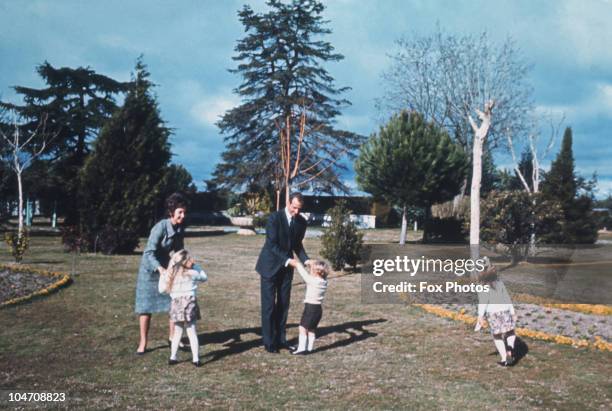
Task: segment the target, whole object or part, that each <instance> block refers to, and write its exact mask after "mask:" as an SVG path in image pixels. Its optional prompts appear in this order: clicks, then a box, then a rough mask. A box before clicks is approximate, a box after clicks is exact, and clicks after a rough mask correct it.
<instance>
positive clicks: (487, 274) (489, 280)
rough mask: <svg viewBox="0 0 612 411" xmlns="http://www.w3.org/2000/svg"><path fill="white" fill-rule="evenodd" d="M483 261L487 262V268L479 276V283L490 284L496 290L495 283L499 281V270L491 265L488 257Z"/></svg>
mask: <svg viewBox="0 0 612 411" xmlns="http://www.w3.org/2000/svg"><path fill="white" fill-rule="evenodd" d="M483 259H484V261H485V267H484V270H482V271H481V272H480V274H478V281H480V282H481V283H483V284H489V285H491V286H492V287H493V288H495V282H496V281H497V280H498V279H499V277H498V276H497V268H496V267H495V266H494V265H493V264H491V261H490V260H489V258H488V257H484V258H483Z"/></svg>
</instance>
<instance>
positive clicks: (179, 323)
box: [159, 250, 208, 367]
mask: <svg viewBox="0 0 612 411" xmlns="http://www.w3.org/2000/svg"><path fill="white" fill-rule="evenodd" d="M206 280H208V277H207V275H206V273H205V272H204V270H203V269H202V267H200V266H199V265H197V264H195V261H194V259H193V257H191V256H190V255H189V252H187V250H180V251H177V252H176V253H174V254H173V255H172V258H171V259H170V264H169V265H168V269H167V270H166V271H165V272H164V273H162V275H161V276H160V277H159V292H160V293H166V294H170V297H171V298H172V301H171V302H170V321H172V322H174V333H173V336H172V341H171V344H170V348H171V349H170V359H169V360H168V365H175V364H177V363H178V361H177V358H176V355H177V352H178V348H179V342H180V341H181V338H182V336H183V330H186V331H187V336H188V337H189V344H190V346H191V354H192V362H193V365H195V366H196V367H199V366H201V365H202V364H201V363H200V354H199V348H200V347H199V346H200V344H199V342H198V334H197V332H196V327H195V323H196V321H197V320H199V319H200V318H202V317H201V316H200V307H198V301H197V299H196V291H197V289H198V283H200V282H204V281H206Z"/></svg>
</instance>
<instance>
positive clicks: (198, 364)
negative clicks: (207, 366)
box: [192, 361, 204, 368]
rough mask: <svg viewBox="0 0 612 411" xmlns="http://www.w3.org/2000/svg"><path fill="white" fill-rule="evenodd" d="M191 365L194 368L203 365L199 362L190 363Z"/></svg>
mask: <svg viewBox="0 0 612 411" xmlns="http://www.w3.org/2000/svg"><path fill="white" fill-rule="evenodd" d="M192 364H193V366H194V367H198V368H199V367H201V366H202V365H204V364H202V363H201V362H200V361H194V362H192Z"/></svg>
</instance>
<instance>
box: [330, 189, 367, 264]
mask: <svg viewBox="0 0 612 411" xmlns="http://www.w3.org/2000/svg"><path fill="white" fill-rule="evenodd" d="M329 215H330V217H331V222H330V226H329V227H328V228H327V229H326V230H325V232H324V234H323V236H322V238H321V242H322V249H321V255H322V256H323V257H324V258H326V259H328V260H329V262H330V263H331V265H332V268H333V269H334V270H342V269H344V267H345V265H347V264H348V265H350V266H351V267H353V268H354V267H356V266H357V263H358V262H359V257H360V253H361V246H362V244H363V234H362V233H360V232H359V231H357V226H356V225H355V224H354V223H353V222H351V220H350V211H349V209H348V207H347V204H346V201H344V200H343V201H339V202H338V204H337V205H336V206H335V207H334V208H332V209H330V210H329Z"/></svg>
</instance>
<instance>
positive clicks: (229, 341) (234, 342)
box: [198, 318, 387, 363]
mask: <svg viewBox="0 0 612 411" xmlns="http://www.w3.org/2000/svg"><path fill="white" fill-rule="evenodd" d="M385 321H387V320H386V319H384V318H379V319H377V320H363V321H350V322H346V323H342V324H338V325H331V326H327V327H320V328H319V329H317V338H319V337H323V336H325V335H328V334H334V333H345V334H348V337H347V338H344V339H342V340H339V341H336V342H334V343H332V344H329V345H326V346H323V347H321V348H319V349H317V350H315V351H316V352H320V351H327V350H331V349H333V348H339V347H345V346H347V345H349V344H352V343H354V342H358V341H363V340H365V339H367V338H370V337H375V336H376V335H378V334H376V333H373V332H370V331H368V330H366V329H365V328H364V327H365V326H368V325H371V324H377V323H381V322H385ZM297 326H298V324H287V328H288V329H289V328H296V327H297ZM248 334H256V335H257V336H259V337H261V327H250V328H235V329H232V330H225V331H217V332H213V333H206V334H200V335H199V336H198V339H199V343H200V345H206V344H223V345H224V346H225V347H226V348H223V349H220V350H215V351H211V352H209V353H206V354H205V355H204V357H205V358H207V360H206V363H210V362H215V361H217V360H220V359H222V358H224V357H226V356H228V355H234V354H240V353H243V352H245V351H248V350H250V349H253V348H256V347H260V346H262V345H263V340H262V338H256V339H254V340H248V341H243V336H244V335H248ZM292 343H295V341H292Z"/></svg>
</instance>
